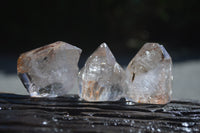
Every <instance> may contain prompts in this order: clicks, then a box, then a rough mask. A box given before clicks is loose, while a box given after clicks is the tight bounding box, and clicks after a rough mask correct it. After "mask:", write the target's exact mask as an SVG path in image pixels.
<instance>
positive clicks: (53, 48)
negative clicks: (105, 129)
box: [17, 41, 81, 97]
mask: <svg viewBox="0 0 200 133" xmlns="http://www.w3.org/2000/svg"><path fill="white" fill-rule="evenodd" d="M80 54H81V49H79V48H77V47H75V46H72V45H70V44H68V43H65V42H61V41H58V42H55V43H52V44H50V45H46V46H43V47H41V48H37V49H35V50H32V51H29V52H26V53H23V54H22V55H21V56H20V57H19V59H18V62H17V72H18V76H19V78H20V79H21V81H22V83H23V84H24V86H25V88H26V89H27V91H28V92H29V93H30V96H32V97H56V96H63V95H66V94H78V91H79V89H78V86H79V85H78V66H77V64H78V60H79V57H80Z"/></svg>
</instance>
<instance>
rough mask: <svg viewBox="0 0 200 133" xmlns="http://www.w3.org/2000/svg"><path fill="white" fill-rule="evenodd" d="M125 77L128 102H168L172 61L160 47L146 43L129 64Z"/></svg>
mask: <svg viewBox="0 0 200 133" xmlns="http://www.w3.org/2000/svg"><path fill="white" fill-rule="evenodd" d="M126 77H127V82H128V90H127V92H126V96H127V97H128V98H129V100H133V101H135V102H139V103H152V104H165V103H167V102H169V101H170V98H171V80H172V60H171V57H170V55H169V54H168V53H167V51H166V50H165V48H164V47H163V46H162V45H159V44H157V43H146V44H145V45H144V46H143V47H142V48H141V49H140V51H139V52H138V53H137V54H136V56H135V57H134V58H133V59H132V60H131V62H130V63H129V65H128V67H127V69H126Z"/></svg>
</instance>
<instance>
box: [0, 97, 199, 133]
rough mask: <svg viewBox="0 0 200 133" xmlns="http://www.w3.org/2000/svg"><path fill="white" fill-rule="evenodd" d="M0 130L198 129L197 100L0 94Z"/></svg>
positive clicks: (177, 130) (130, 130) (139, 130)
mask: <svg viewBox="0 0 200 133" xmlns="http://www.w3.org/2000/svg"><path fill="white" fill-rule="evenodd" d="M0 132H1V133H2V132H12V133H14V132H16V133H17V132H29V133H32V132H35V133H36V132H37V133H43V132H46V133H51V132H65V133H66V132H85V133H90V132H109V133H112V132H114V133H116V132H200V103H199V102H190V101H172V102H171V103H168V104H166V105H151V104H135V103H132V102H126V101H124V100H123V99H122V100H120V101H117V102H97V103H90V102H85V101H81V100H79V98H78V97H77V96H68V97H60V98H30V97H29V96H22V95H13V94H0Z"/></svg>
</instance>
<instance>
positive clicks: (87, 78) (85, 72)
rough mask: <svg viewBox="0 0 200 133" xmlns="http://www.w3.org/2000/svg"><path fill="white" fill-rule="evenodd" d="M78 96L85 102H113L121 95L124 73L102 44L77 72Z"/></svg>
mask: <svg viewBox="0 0 200 133" xmlns="http://www.w3.org/2000/svg"><path fill="white" fill-rule="evenodd" d="M79 77H80V84H81V91H80V95H81V97H82V98H83V99H85V100H87V101H115V100H119V99H120V98H121V97H122V95H123V92H124V91H123V88H124V86H125V83H124V79H125V72H124V70H123V69H122V68H121V66H120V65H119V64H118V63H117V62H116V60H115V58H114V56H113V54H112V53H111V51H110V49H109V48H108V46H107V45H106V44H105V43H103V44H101V45H100V46H99V47H98V49H97V50H96V51H95V52H94V53H93V54H92V55H91V56H90V57H89V58H88V60H87V61H86V63H85V66H84V67H83V68H82V70H81V71H80V72H79Z"/></svg>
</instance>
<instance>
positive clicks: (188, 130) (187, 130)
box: [183, 127, 191, 132]
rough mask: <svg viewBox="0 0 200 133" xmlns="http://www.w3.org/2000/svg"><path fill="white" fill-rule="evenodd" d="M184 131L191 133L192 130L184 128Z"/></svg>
mask: <svg viewBox="0 0 200 133" xmlns="http://www.w3.org/2000/svg"><path fill="white" fill-rule="evenodd" d="M183 130H185V131H186V132H191V128H187V127H184V128H183Z"/></svg>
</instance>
